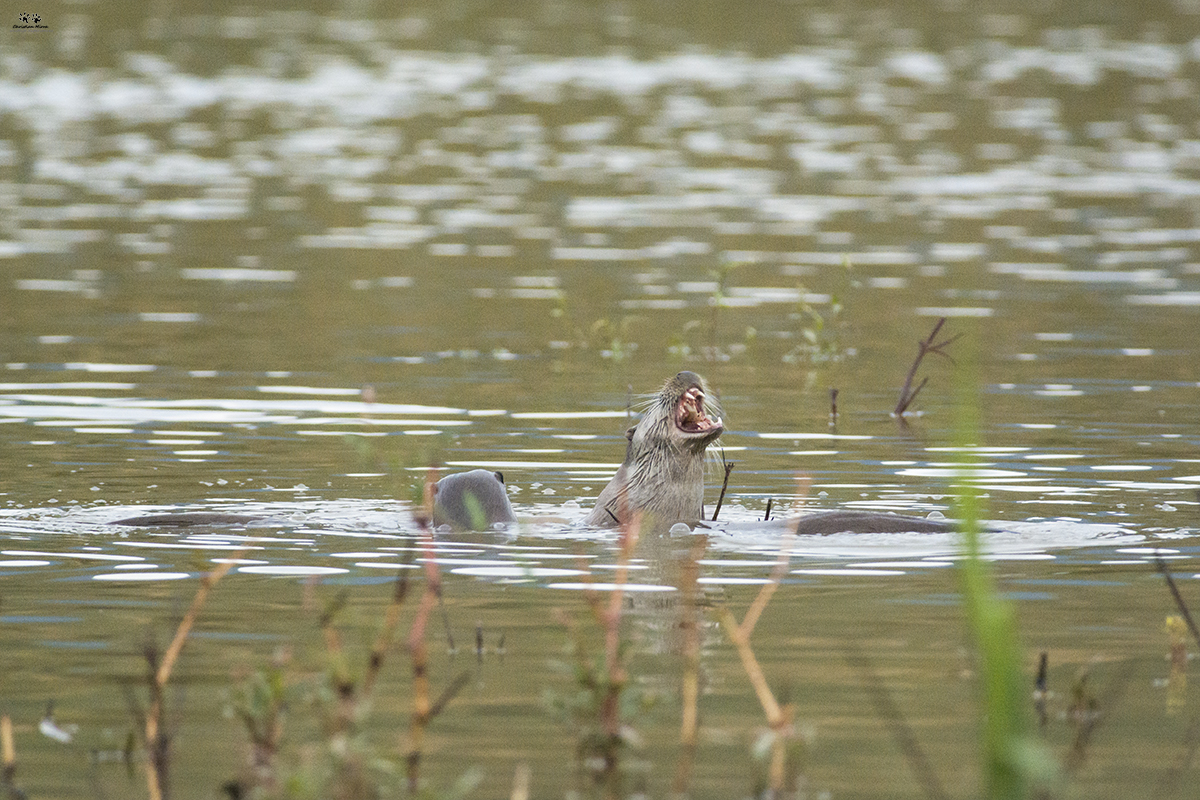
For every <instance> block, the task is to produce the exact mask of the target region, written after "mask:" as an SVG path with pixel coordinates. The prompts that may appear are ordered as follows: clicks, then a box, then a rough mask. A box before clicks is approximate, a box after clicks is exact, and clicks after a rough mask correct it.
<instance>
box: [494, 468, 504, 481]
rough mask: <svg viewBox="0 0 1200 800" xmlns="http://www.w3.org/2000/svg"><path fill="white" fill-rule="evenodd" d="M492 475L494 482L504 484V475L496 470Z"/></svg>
mask: <svg viewBox="0 0 1200 800" xmlns="http://www.w3.org/2000/svg"><path fill="white" fill-rule="evenodd" d="M492 474H493V475H495V476H496V480H498V481H500V482H501V483H504V473H503V472H501V471H499V470H496V471H495V472H493V473H492Z"/></svg>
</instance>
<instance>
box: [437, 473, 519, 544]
mask: <svg viewBox="0 0 1200 800" xmlns="http://www.w3.org/2000/svg"><path fill="white" fill-rule="evenodd" d="M516 521H517V517H516V515H515V514H513V508H512V504H511V503H509V501H508V492H507V491H505V489H504V475H503V474H502V473H500V472H488V471H487V470H486V469H473V470H471V471H470V472H456V473H454V474H453V475H447V476H446V477H444V478H442V479H441V480H440V481H438V482H437V483H435V484H434V485H433V525H434V527H435V528H440V527H441V526H443V525H449V526H450V527H451V528H452V529H454V530H466V531H488V530H493V529H495V527H496V526H497V525H498V524H504V525H511V524H512V523H514V522H516Z"/></svg>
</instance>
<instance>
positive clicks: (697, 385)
mask: <svg viewBox="0 0 1200 800" xmlns="http://www.w3.org/2000/svg"><path fill="white" fill-rule="evenodd" d="M697 391H698V392H700V393H701V394H700V395H699V397H698V400H696V399H692V400H690V401H689V404H688V405H687V406H685V407H684V413H683V419H684V421H685V423H691V424H692V426H693V427H694V430H687V429H686V424H685V426H681V425H680V424H678V420H679V417H680V412H681V406H680V403H681V401H683V400H684V398H685V397H687V396H688V393H689V392H693V398H695V394H694V393H695V392H697ZM697 407H698V410H699V414H696V413H694V412H695V410H696V409H697ZM723 430H724V427H723V424H722V421H721V410H720V407H719V406H718V405H717V403H716V402H715V400H713V399H712V398H711V397H710V396H709V392H708V386H707V384H706V383H705V382H704V379H703V378H701V377H700V376H699V375H697V374H696V373H694V372H681V373H679V374H678V375H676V376H675V377H674V378H672V379H671V380H669V381H667V383H666V384H665V385H664V386H663V388H662V389H661V390H659V392H658V394H656V395H655V396H654V397H653V399H652V400H651V402H650V405H649V407H648V408H647V409H646V411H645V414H644V415H643V416H642V418H641V420H639V421H638V423H637V425H635V426H634V427H633V428H630V429H629V431H628V432H627V434H626V436H627V437H628V439H629V445H628V446H627V447H626V450H625V461H624V463H622V464H621V467H620V469H618V470H617V474H616V475H615V476H613V479H612V480H611V481H609V483H608V485H607V486H605V487H604V490H603V491H601V492H600V496H599V497H598V498H596V507H595V508H594V509H592V512H591V513H590V514H589V515H588V517H587V519H586V520H585V521H586V523H587V524H588V525H595V526H597V527H604V528H611V527H614V526H617V525H621V524H623V523H624V522H626V521H628V520H629V519H630V517H632V515H633V514H634V513H635V512H641V513H642V514H643V519H644V524H645V523H647V522H648V523H651V524H653V525H655V526H662V527H669V526H671V525H673V524H674V523H676V522H683V523H686V524H687V525H693V526H694V525H695V524H696V523H698V522H700V521H701V520H702V519H703V518H704V453H705V450H707V449H708V446H709V445H710V444H712V443H713V442H714V441H715V440H716V438H717V437H718V436H720V435H721V433H722V431H723Z"/></svg>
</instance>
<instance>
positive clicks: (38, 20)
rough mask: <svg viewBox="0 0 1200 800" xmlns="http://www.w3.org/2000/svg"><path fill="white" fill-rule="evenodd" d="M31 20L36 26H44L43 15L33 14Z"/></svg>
mask: <svg viewBox="0 0 1200 800" xmlns="http://www.w3.org/2000/svg"><path fill="white" fill-rule="evenodd" d="M29 19H30V20H31V21H32V22H33V24H34V25H41V24H42V15H41V14H32V15H30V17H29Z"/></svg>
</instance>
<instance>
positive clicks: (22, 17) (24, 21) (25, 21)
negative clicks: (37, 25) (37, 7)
mask: <svg viewBox="0 0 1200 800" xmlns="http://www.w3.org/2000/svg"><path fill="white" fill-rule="evenodd" d="M29 18H30V15H29V14H21V15H19V16H18V17H17V19H19V20H21V24H22V25H28V24H29Z"/></svg>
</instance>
